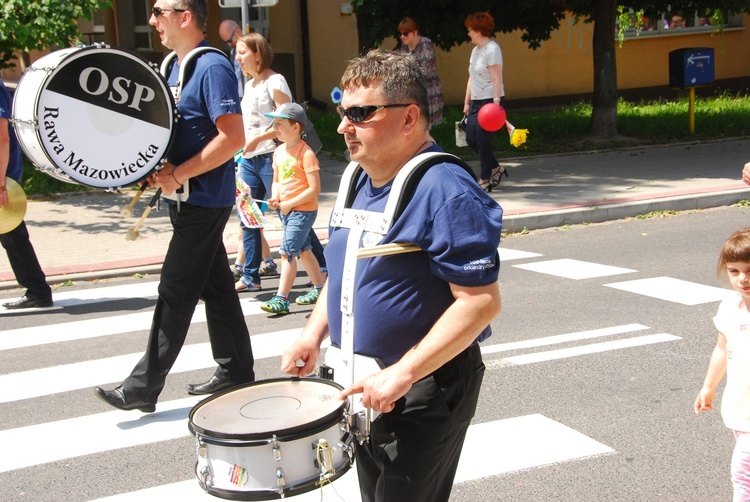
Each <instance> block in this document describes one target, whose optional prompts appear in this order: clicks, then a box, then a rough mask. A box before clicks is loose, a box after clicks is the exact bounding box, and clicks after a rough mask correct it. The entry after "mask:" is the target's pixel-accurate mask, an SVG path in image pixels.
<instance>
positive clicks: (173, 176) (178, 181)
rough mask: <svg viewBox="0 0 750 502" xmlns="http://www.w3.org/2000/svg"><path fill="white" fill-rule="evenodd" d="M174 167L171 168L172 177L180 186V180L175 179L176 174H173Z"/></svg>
mask: <svg viewBox="0 0 750 502" xmlns="http://www.w3.org/2000/svg"><path fill="white" fill-rule="evenodd" d="M174 172H175V169H172V178H174V180H175V181H176V182H177V184H178V185H180V186H182V183H180V180H178V179H177V176H175V175H174Z"/></svg>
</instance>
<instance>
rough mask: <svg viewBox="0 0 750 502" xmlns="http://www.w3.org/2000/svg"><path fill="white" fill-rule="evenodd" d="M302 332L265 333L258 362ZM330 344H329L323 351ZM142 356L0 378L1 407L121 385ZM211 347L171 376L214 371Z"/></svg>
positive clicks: (255, 339) (189, 353)
mask: <svg viewBox="0 0 750 502" xmlns="http://www.w3.org/2000/svg"><path fill="white" fill-rule="evenodd" d="M301 332H302V328H295V329H289V330H285V331H277V332H274V333H262V334H258V335H253V336H252V337H251V341H252V347H253V356H254V357H255V360H256V361H259V360H261V359H266V358H269V357H278V356H280V355H281V354H282V352H283V351H284V350H285V349H286V348H287V347H288V346H289V345H291V344H292V343H294V342H295V341H296V340H297V339H298V338H299V336H300V333H301ZM329 344H330V342H328V341H327V340H326V341H325V342H324V343H323V345H321V347H327V346H328V345H329ZM142 356H143V354H142V353H135V354H126V355H122V356H115V357H109V358H105V359H96V360H92V361H83V362H80V363H72V364H64V365H60V366H53V367H49V368H40V369H36V370H30V371H23V372H18V373H9V374H7V375H0V403H9V402H12V401H19V400H21V399H31V398H34V397H41V396H45V395H48V394H56V393H59V392H68V391H72V390H78V389H84V388H86V387H94V386H97V385H105V386H106V384H108V383H111V382H120V381H121V380H122V379H123V378H124V377H126V376H127V375H128V374H129V373H130V371H131V370H132V369H133V366H135V364H136V363H137V362H138V361H139V360H140V359H141V357H142ZM215 366H216V362H215V361H214V360H213V358H212V356H211V344H210V343H196V344H192V345H185V346H184V347H183V348H182V350H181V351H180V355H179V356H178V357H177V361H176V362H175V364H174V366H173V367H172V370H171V371H170V373H171V374H175V373H183V372H187V371H193V370H198V369H203V368H213V367H215Z"/></svg>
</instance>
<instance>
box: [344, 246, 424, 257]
mask: <svg viewBox="0 0 750 502" xmlns="http://www.w3.org/2000/svg"><path fill="white" fill-rule="evenodd" d="M414 251H421V249H419V247H417V246H415V245H414V244H412V243H410V242H403V243H402V242H392V243H390V244H381V245H379V246H373V247H369V248H361V249H358V250H357V259H358V260H359V259H360V258H373V257H375V256H386V255H391V254H401V253H413V252H414Z"/></svg>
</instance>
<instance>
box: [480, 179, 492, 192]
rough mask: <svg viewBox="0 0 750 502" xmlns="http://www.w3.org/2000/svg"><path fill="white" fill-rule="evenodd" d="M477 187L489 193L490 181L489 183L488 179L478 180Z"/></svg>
mask: <svg viewBox="0 0 750 502" xmlns="http://www.w3.org/2000/svg"><path fill="white" fill-rule="evenodd" d="M478 185H479V188H481V189H482V190H484V191H485V192H487V193H490V192H491V191H492V186H493V185H492V183H490V180H479V183H478Z"/></svg>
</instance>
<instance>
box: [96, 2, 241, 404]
mask: <svg viewBox="0 0 750 502" xmlns="http://www.w3.org/2000/svg"><path fill="white" fill-rule="evenodd" d="M207 15H208V3H207V0H156V2H155V3H154V7H153V9H152V10H151V19H150V20H149V23H150V24H151V25H152V26H153V27H154V29H155V30H156V31H157V32H158V33H159V38H160V40H161V42H162V44H163V45H164V46H165V47H168V48H170V49H172V50H174V51H175V52H176V54H177V59H178V61H179V62H184V61H185V58H186V56H187V55H188V53H189V52H190V51H192V50H193V49H195V48H197V47H199V46H205V45H208V44H207V42H206V41H205V40H204V37H203V29H204V27H205V24H206V17H207ZM167 77H168V78H167V81H168V82H169V84H170V86H175V85H176V83H177V80H178V68H177V65H173V66H172V70H171V73H170V74H169V75H168V76H167ZM185 80H186V82H183V86H182V93H181V96H180V100H179V103H178V104H177V109H178V111H179V114H180V119H179V122H178V123H177V135H176V138H175V141H174V143H173V145H172V147H171V149H170V151H169V155H168V156H167V160H168V162H167V163H166V164H165V166H164V168H163V169H162V170H161V171H159V172H158V173H157V174H154V175H153V176H152V177H151V179H150V182H151V183H152V184H153V185H154V186H156V187H159V188H161V189H162V190H163V192H164V194H166V195H169V194H171V193H173V192H175V191H176V190H177V189H179V188H180V187H181V186H182V185H183V184H185V182H186V181H188V180H190V192H189V196H188V198H187V201H184V202H182V203H181V204H180V205H176V204H173V203H170V204H169V216H170V219H171V221H172V226H173V228H174V231H173V234H172V239H171V241H170V243H169V249H168V250H167V255H166V257H165V258H164V265H163V267H162V271H161V281H160V283H159V298H158V300H157V303H156V309H155V311H154V318H153V322H152V325H151V333H150V335H149V341H148V346H147V347H146V354H145V355H144V356H143V358H142V359H141V361H140V362H139V363H138V364H137V365H136V366H135V368H134V369H133V371H132V373H131V374H130V376H129V377H128V378H126V379H125V381H124V382H123V383H122V385H120V386H118V387H117V388H115V389H113V390H104V389H101V388H99V387H97V388H96V394H97V395H98V396H99V397H100V398H101V399H102V400H104V401H106V402H107V403H109V404H110V405H112V406H114V407H116V408H120V409H123V410H133V409H139V410H141V411H143V412H152V411H154V410H155V405H156V400H157V397H158V396H159V393H160V392H161V391H162V389H163V388H164V384H165V380H166V377H167V373H168V372H169V370H170V369H171V368H172V364H174V362H175V360H176V359H177V355H178V354H179V352H180V349H181V348H182V345H183V344H184V342H185V337H186V336H187V331H188V328H189V326H190V320H191V318H192V316H193V311H194V310H195V306H196V304H197V303H198V300H199V299H202V300H203V301H204V302H205V305H206V318H207V323H208V334H209V337H210V340H211V350H212V352H213V356H214V359H215V360H216V362H217V363H219V367H218V368H217V369H216V371H215V373H214V375H213V376H212V377H211V378H210V379H209V380H208V381H207V382H204V383H201V384H191V385H188V392H189V393H190V394H211V393H213V392H217V391H220V390H223V389H227V388H229V387H232V386H235V385H239V384H243V383H247V382H252V381H253V380H254V377H255V375H254V372H253V354H252V350H251V348H250V336H249V334H248V331H247V325H246V324H245V318H244V316H243V314H242V309H241V307H240V303H239V298H238V297H237V293H236V292H235V290H234V278H233V277H232V273H231V272H230V270H229V267H228V266H227V263H228V262H227V252H226V249H225V248H224V243H223V241H222V233H223V231H224V227H225V225H226V223H227V221H228V219H229V215H230V213H231V211H232V206H233V205H234V200H235V181H234V165H233V161H232V158H233V155H234V153H235V152H236V151H237V150H239V149H240V148H242V145H243V144H244V132H243V127H242V115H241V111H240V103H239V97H238V94H237V81H236V79H235V77H234V73H233V70H232V65H231V63H230V62H229V61H228V60H227V58H226V57H224V56H223V55H221V54H216V53H212V52H207V53H203V54H201V55H200V56H198V57H197V59H195V65H194V68H193V69H192V72H191V73H190V74H189V76H187V77H186V79H185Z"/></svg>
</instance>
